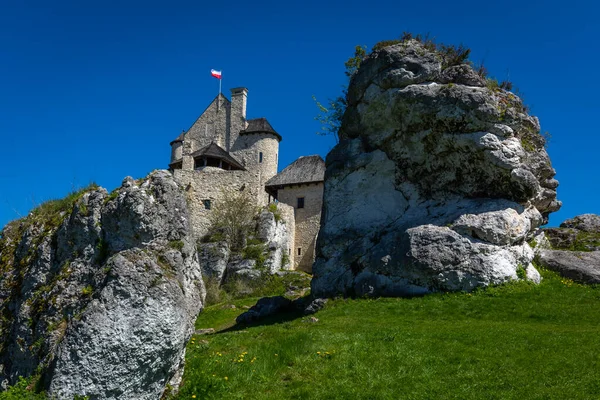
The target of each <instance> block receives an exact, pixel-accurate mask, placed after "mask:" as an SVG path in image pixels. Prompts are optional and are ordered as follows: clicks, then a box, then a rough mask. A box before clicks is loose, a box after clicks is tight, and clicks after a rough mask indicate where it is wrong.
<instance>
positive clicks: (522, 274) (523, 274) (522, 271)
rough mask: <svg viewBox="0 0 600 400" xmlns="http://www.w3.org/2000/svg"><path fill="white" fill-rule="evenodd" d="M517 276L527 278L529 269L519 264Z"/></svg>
mask: <svg viewBox="0 0 600 400" xmlns="http://www.w3.org/2000/svg"><path fill="white" fill-rule="evenodd" d="M517 278H519V279H525V278H527V271H526V270H525V268H523V266H522V265H521V264H519V266H518V267H517Z"/></svg>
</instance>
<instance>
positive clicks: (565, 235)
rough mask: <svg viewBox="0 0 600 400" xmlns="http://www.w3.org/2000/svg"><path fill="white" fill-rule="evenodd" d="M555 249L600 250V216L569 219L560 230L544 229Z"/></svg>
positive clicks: (584, 215) (592, 215) (561, 225)
mask: <svg viewBox="0 0 600 400" xmlns="http://www.w3.org/2000/svg"><path fill="white" fill-rule="evenodd" d="M544 234H545V235H546V238H547V239H548V240H549V241H550V244H551V246H552V248H553V249H560V250H578V251H598V250H600V215H595V214H582V215H578V216H576V217H574V218H572V219H568V220H566V221H565V222H563V223H562V224H560V227H559V228H546V229H544Z"/></svg>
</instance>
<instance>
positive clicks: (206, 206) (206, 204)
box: [202, 200, 211, 210]
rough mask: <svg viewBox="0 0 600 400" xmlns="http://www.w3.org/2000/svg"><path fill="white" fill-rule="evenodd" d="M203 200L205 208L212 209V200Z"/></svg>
mask: <svg viewBox="0 0 600 400" xmlns="http://www.w3.org/2000/svg"><path fill="white" fill-rule="evenodd" d="M202 202H203V203H204V209H205V210H210V206H211V203H210V200H202Z"/></svg>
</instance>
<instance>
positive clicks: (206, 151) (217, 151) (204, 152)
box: [191, 142, 245, 170]
mask: <svg viewBox="0 0 600 400" xmlns="http://www.w3.org/2000/svg"><path fill="white" fill-rule="evenodd" d="M191 155H192V157H193V158H198V157H213V158H218V159H220V160H223V161H226V162H227V163H229V164H231V165H232V166H234V167H236V168H239V169H242V170H245V168H244V167H243V166H242V164H240V163H239V162H238V161H237V160H236V159H235V158H233V157H232V156H231V155H230V154H229V153H227V152H226V151H225V150H224V149H223V148H222V147H221V146H219V145H217V144H215V143H214V142H212V143H211V144H209V145H208V146H205V147H203V148H201V149H200V150H198V151H195V152H193V153H192V154H191Z"/></svg>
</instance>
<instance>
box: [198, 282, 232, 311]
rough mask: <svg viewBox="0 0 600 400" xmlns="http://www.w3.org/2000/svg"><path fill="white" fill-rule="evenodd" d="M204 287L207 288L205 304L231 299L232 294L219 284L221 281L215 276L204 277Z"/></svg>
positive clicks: (209, 304)
mask: <svg viewBox="0 0 600 400" xmlns="http://www.w3.org/2000/svg"><path fill="white" fill-rule="evenodd" d="M204 288H205V289H206V298H205V300H204V302H205V306H207V307H208V306H211V305H213V304H218V303H224V302H226V301H229V299H230V298H231V296H230V295H229V294H228V293H227V291H226V290H225V289H224V288H222V287H221V286H220V285H219V281H218V280H216V279H214V278H205V279H204Z"/></svg>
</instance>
